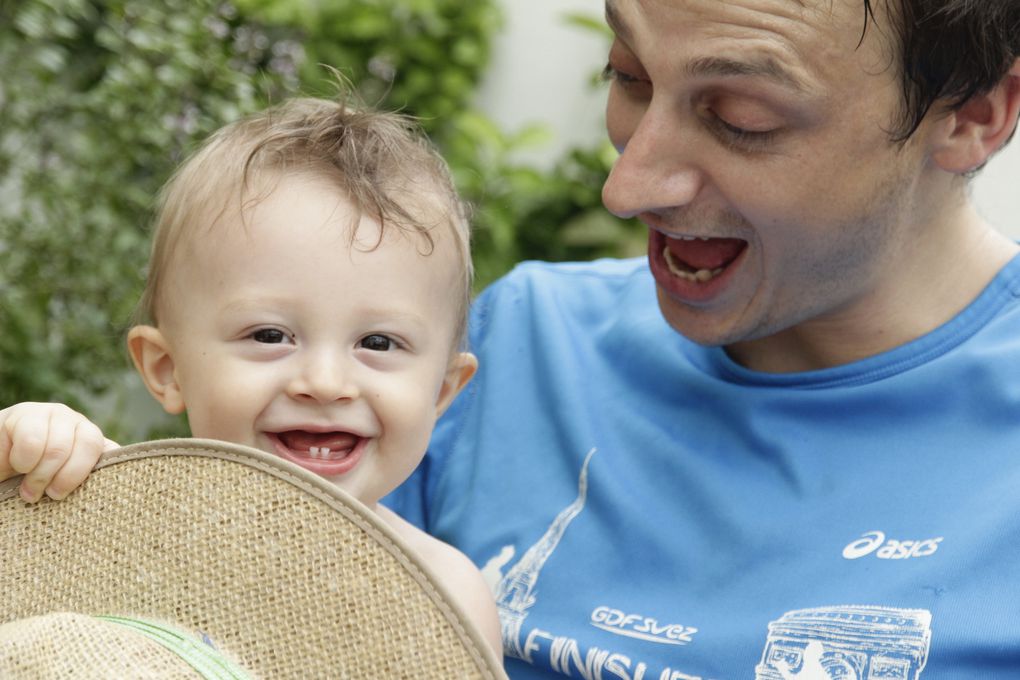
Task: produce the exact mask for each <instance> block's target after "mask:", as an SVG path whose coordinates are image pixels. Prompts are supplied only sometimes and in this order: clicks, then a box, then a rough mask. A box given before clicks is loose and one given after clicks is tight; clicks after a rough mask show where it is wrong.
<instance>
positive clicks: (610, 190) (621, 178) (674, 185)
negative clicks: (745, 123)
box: [602, 103, 704, 218]
mask: <svg viewBox="0 0 1020 680" xmlns="http://www.w3.org/2000/svg"><path fill="white" fill-rule="evenodd" d="M628 132H629V134H628ZM686 139H689V134H688V133H687V131H685V130H684V128H683V125H682V124H681V122H680V121H679V119H678V117H677V115H676V113H675V112H673V115H670V112H668V111H667V112H662V111H658V110H657V109H656V108H655V104H654V103H652V104H650V105H649V107H648V108H647V109H646V110H645V111H644V112H643V113H642V114H641V116H640V118H639V119H638V120H637V123H636V126H634V128H633V130H631V131H627V132H625V133H624V134H623V136H622V137H621V138H620V141H622V142H623V149H622V150H621V152H620V157H619V158H617V159H616V163H615V164H614V165H613V169H612V171H611V172H610V173H609V178H608V179H606V183H605V185H604V186H603V187H602V202H603V204H604V205H605V206H606V209H608V210H609V211H610V212H612V213H613V214H615V215H617V216H618V217H622V218H629V217H634V216H637V215H640V214H642V213H648V212H651V213H656V212H665V211H668V210H669V209H671V208H678V207H683V206H686V205H688V204H690V203H691V201H693V200H694V197H695V196H697V194H698V192H699V191H701V189H702V185H703V184H704V175H703V172H702V170H701V169H700V168H699V167H698V164H697V163H696V162H695V158H694V157H695V154H694V149H692V148H691V146H690V145H689V144H688V143H687V142H686V141H685V140H686Z"/></svg>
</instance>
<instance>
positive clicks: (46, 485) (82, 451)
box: [0, 402, 117, 503]
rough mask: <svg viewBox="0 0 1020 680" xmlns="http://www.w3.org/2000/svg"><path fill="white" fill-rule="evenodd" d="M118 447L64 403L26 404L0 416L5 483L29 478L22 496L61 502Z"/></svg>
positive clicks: (1, 468)
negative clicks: (103, 456) (18, 477)
mask: <svg viewBox="0 0 1020 680" xmlns="http://www.w3.org/2000/svg"><path fill="white" fill-rule="evenodd" d="M115 448H117V443H116V442H112V441H110V440H109V439H106V438H105V437H104V436H103V433H102V431H100V429H99V428H98V427H97V426H96V425H95V424H94V423H93V422H92V421H90V420H89V419H88V418H86V417H85V416H83V415H82V414H80V413H78V412H77V411H74V410H72V409H70V408H68V407H67V406H64V405H63V404H38V403H33V402H23V403H20V404H15V405H14V406H11V407H9V408H5V409H3V410H2V411H0V481H2V480H4V479H8V478H10V477H13V476H15V475H18V474H24V475H25V478H24V480H22V482H21V497H22V498H24V499H25V500H26V501H28V502H29V503H35V502H36V501H38V500H39V499H40V498H42V495H43V494H44V493H45V494H46V495H47V496H49V497H50V498H53V499H56V500H60V499H61V498H64V497H65V496H67V494H69V493H71V492H72V491H74V490H75V489H76V488H78V487H79V486H80V485H81V483H82V482H84V481H85V478H86V477H88V476H89V473H90V472H91V471H92V468H93V467H94V466H95V464H96V461H97V460H99V455H100V454H101V453H102V452H103V451H105V450H109V449H115Z"/></svg>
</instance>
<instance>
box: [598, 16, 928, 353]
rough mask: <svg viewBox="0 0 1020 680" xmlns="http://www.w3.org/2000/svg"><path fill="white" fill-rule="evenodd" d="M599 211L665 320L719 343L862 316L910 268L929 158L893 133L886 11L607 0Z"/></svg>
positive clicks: (893, 85)
mask: <svg viewBox="0 0 1020 680" xmlns="http://www.w3.org/2000/svg"><path fill="white" fill-rule="evenodd" d="M606 12H607V19H608V21H609V24H610V26H611V27H612V28H613V30H614V32H615V34H616V38H615V40H614V42H613V45H612V48H611V51H610V55H609V72H610V75H611V76H612V84H611V86H610V93H609V102H608V107H607V127H608V131H609V136H610V139H611V140H612V142H613V143H614V145H615V146H616V147H617V149H618V150H620V152H621V156H620V158H619V159H618V161H617V163H616V166H615V167H614V169H613V171H612V173H611V175H610V177H609V179H608V181H607V182H606V185H605V187H604V190H603V199H604V201H605V204H606V206H607V207H608V208H609V209H610V210H611V211H613V212H614V213H616V214H618V215H621V216H637V217H638V218H640V219H641V220H642V221H643V222H644V223H645V224H646V225H647V226H648V227H649V233H650V237H649V253H648V257H649V261H650V265H651V270H652V272H653V274H654V276H655V280H656V283H657V288H658V295H659V303H660V307H661V309H662V312H663V315H664V316H665V318H666V319H667V320H668V321H669V323H670V324H671V325H672V326H673V327H674V328H676V329H677V330H678V331H680V332H681V333H683V334H684V335H686V336H688V337H689V338H691V339H692V340H694V341H696V342H699V343H703V344H709V345H730V346H731V349H732V346H733V345H734V343H741V342H746V341H751V340H755V339H759V338H763V337H767V336H772V335H773V334H777V333H780V332H793V333H796V332H798V330H799V329H802V328H803V327H804V326H805V325H810V324H817V323H821V324H823V325H824V324H826V323H828V322H836V323H835V324H833V325H837V326H838V322H839V321H840V320H845V319H851V318H853V317H854V315H859V314H865V315H866V314H867V313H868V310H869V309H871V308H872V307H873V306H874V304H875V302H876V300H877V299H878V298H879V297H881V296H886V295H889V294H890V291H892V290H895V289H896V288H897V279H898V277H899V276H900V274H901V272H903V271H906V270H908V269H909V268H910V267H911V261H910V258H911V246H912V244H913V243H914V242H915V239H918V238H920V235H921V234H922V233H923V230H924V226H925V222H926V221H927V219H928V217H929V216H930V214H931V212H932V211H933V207H932V206H930V205H928V204H922V202H921V201H918V197H919V196H921V195H923V193H924V190H925V189H924V179H925V169H926V167H927V158H926V154H927V151H926V150H925V149H924V148H923V147H922V145H921V144H919V143H917V141H916V140H917V138H918V137H919V136H921V135H915V137H914V138H912V140H911V141H909V142H907V143H906V144H905V145H903V146H902V147H901V146H900V145H897V144H895V143H893V142H892V141H890V134H889V130H890V129H891V128H892V127H893V124H894V123H895V121H896V120H897V118H896V116H897V113H898V111H899V106H900V90H899V84H898V77H899V74H898V69H897V65H896V61H895V60H896V57H895V54H896V51H895V50H894V49H893V47H892V46H891V43H890V40H891V38H890V37H889V36H891V35H892V31H891V29H890V20H889V18H888V17H887V16H885V15H884V14H883V13H881V12H878V23H877V25H876V23H874V22H873V23H871V25H869V27H868V31H867V33H866V34H865V35H864V39H863V41H862V39H861V37H862V29H863V16H864V15H863V12H864V10H863V5H862V3H861V2H860V0H803V2H800V1H798V0H733V1H728V2H719V1H718V0H607V4H606Z"/></svg>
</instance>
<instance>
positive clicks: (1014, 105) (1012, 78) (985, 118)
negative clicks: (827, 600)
mask: <svg viewBox="0 0 1020 680" xmlns="http://www.w3.org/2000/svg"><path fill="white" fill-rule="evenodd" d="M1018 113H1020V59H1017V60H1016V61H1014V62H1013V67H1012V68H1011V69H1010V70H1009V72H1008V73H1007V74H1006V75H1005V76H1004V77H1003V79H1002V80H1001V81H999V84H998V85H996V86H995V87H994V88H992V89H991V90H990V91H989V92H986V93H984V94H977V95H974V96H973V97H971V98H970V99H968V100H967V101H966V102H965V103H964V104H963V106H961V107H960V108H959V109H956V110H955V111H951V112H949V114H947V115H946V117H945V119H944V120H941V121H939V123H938V125H939V128H940V133H939V134H940V137H941V139H940V140H939V143H938V144H937V145H936V148H935V151H934V152H933V154H932V158H933V159H934V160H935V162H936V163H937V164H938V166H939V167H940V168H942V169H943V170H945V171H946V172H951V173H954V174H963V173H965V172H969V171H972V170H976V169H977V168H980V167H981V166H982V165H984V164H985V163H987V162H988V159H989V158H991V157H992V154H994V153H995V152H996V151H998V150H999V149H1000V148H1001V147H1002V146H1003V145H1004V144H1005V143H1006V142H1007V141H1008V140H1009V138H1010V135H1012V134H1013V131H1014V130H1015V129H1016V125H1017V115H1018Z"/></svg>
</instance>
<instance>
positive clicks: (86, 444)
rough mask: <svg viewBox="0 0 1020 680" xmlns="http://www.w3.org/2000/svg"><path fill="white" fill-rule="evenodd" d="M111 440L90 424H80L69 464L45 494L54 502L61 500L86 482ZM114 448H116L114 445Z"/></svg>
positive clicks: (50, 484) (59, 473)
mask: <svg viewBox="0 0 1020 680" xmlns="http://www.w3.org/2000/svg"><path fill="white" fill-rule="evenodd" d="M109 442H110V440H108V439H106V438H105V437H103V433H102V432H101V431H100V430H99V428H98V427H96V426H95V425H93V424H92V423H90V422H81V423H78V426H77V428H76V429H75V433H74V443H73V444H72V446H71V454H70V455H69V456H68V458H67V462H65V463H64V465H63V466H62V467H61V468H60V469H59V470H58V471H57V473H56V474H55V475H54V476H53V479H52V480H51V481H50V483H49V484H47V485H46V486H45V493H46V495H47V496H49V497H50V498H52V499H54V500H61V499H63V498H64V497H65V496H67V494H69V493H71V492H72V491H74V490H75V489H77V488H78V487H79V486H81V484H82V482H84V481H85V478H86V477H88V476H89V473H91V472H92V468H94V467H95V465H96V461H98V460H99V456H100V455H101V454H102V453H103V451H104V450H105V449H107V448H111V447H109V446H108V443H109ZM112 448H116V445H114V446H113V447H112Z"/></svg>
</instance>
